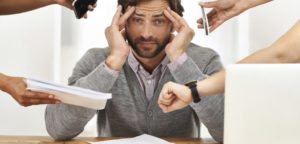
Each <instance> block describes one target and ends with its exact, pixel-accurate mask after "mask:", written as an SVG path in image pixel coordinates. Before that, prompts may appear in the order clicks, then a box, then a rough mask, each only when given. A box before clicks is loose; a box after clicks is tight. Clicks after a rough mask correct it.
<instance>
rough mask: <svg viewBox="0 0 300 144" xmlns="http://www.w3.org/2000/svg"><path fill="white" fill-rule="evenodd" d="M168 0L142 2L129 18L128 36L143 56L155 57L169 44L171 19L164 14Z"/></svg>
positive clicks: (132, 44)
mask: <svg viewBox="0 0 300 144" xmlns="http://www.w3.org/2000/svg"><path fill="white" fill-rule="evenodd" d="M167 7H168V2H167V1H166V0H152V1H146V2H140V3H139V4H138V5H137V6H136V11H135V12H134V13H133V15H132V16H131V17H130V18H129V19H128V22H127V27H126V37H127V40H128V42H129V44H130V45H131V47H132V49H133V50H134V51H135V53H136V54H137V55H138V56H140V57H142V58H154V57H155V56H157V55H158V54H160V53H161V52H162V51H163V50H164V48H165V46H166V45H167V44H168V42H169V39H170V34H171V31H172V23H171V21H170V20H169V19H168V18H167V17H166V16H165V15H164V14H163V10H165V9H166V8H167Z"/></svg>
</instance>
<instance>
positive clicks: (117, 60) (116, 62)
mask: <svg viewBox="0 0 300 144" xmlns="http://www.w3.org/2000/svg"><path fill="white" fill-rule="evenodd" d="M126 58H127V57H124V56H123V57H122V56H121V57H120V56H114V55H109V56H108V57H107V58H106V60H105V64H106V65H107V66H108V67H109V68H110V69H112V70H115V71H120V70H121V68H122V66H123V65H124V63H125V61H126Z"/></svg>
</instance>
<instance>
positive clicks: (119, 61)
mask: <svg viewBox="0 0 300 144" xmlns="http://www.w3.org/2000/svg"><path fill="white" fill-rule="evenodd" d="M134 11H135V7H128V8H127V11H126V12H125V13H124V14H123V15H122V13H121V12H122V7H121V6H118V9H117V12H116V13H115V15H114V17H113V20H112V22H111V25H110V26H109V27H107V28H106V30H105V36H106V39H107V42H108V45H109V50H110V53H109V55H108V57H107V58H106V60H105V63H106V64H107V65H108V67H109V68H111V69H113V70H120V69H121V68H122V66H123V65H124V63H125V62H126V59H127V57H128V54H129V52H130V48H129V45H128V44H127V42H126V40H125V26H126V21H127V19H128V18H129V17H130V16H131V15H132V14H133V12H134Z"/></svg>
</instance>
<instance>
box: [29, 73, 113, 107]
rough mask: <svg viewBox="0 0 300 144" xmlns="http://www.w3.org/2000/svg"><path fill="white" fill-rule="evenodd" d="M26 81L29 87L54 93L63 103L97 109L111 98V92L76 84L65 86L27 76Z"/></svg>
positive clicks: (33, 89)
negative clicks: (93, 89)
mask: <svg viewBox="0 0 300 144" xmlns="http://www.w3.org/2000/svg"><path fill="white" fill-rule="evenodd" d="M26 83H27V89H30V90H32V91H39V92H45V93H49V94H53V95H55V98H56V99H58V100H60V101H61V102H62V103H67V104H72V105H77V106H82V107H87V108H91V109H96V110H99V109H103V108H104V107H105V104H106V101H107V100H108V99H110V98H111V94H110V93H101V92H96V91H92V90H88V89H84V88H79V87H74V86H64V85H60V84H55V83H50V82H45V81H40V80H36V79H31V78H27V79H26Z"/></svg>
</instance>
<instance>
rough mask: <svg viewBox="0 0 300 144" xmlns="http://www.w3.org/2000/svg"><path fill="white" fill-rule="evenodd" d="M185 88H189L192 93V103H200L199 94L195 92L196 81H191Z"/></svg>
mask: <svg viewBox="0 0 300 144" xmlns="http://www.w3.org/2000/svg"><path fill="white" fill-rule="evenodd" d="M185 85H186V86H187V87H189V88H190V90H191V92H192V97H193V102H194V103H198V102H200V101H201V98H200V96H199V93H198V91H197V81H191V82H188V83H186V84H185Z"/></svg>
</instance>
